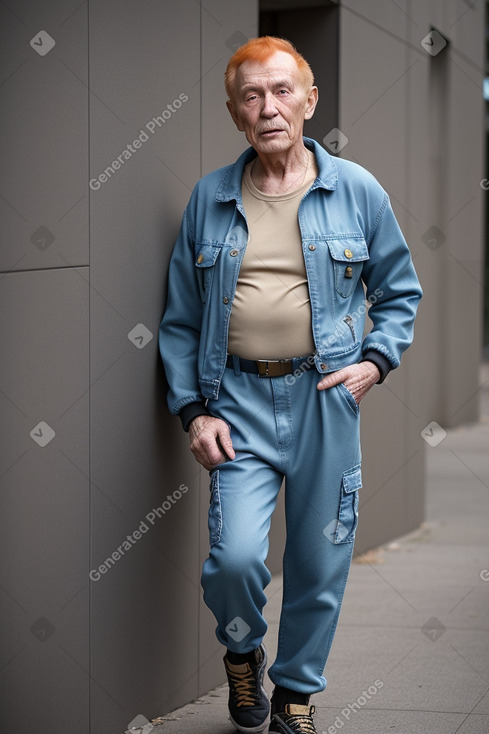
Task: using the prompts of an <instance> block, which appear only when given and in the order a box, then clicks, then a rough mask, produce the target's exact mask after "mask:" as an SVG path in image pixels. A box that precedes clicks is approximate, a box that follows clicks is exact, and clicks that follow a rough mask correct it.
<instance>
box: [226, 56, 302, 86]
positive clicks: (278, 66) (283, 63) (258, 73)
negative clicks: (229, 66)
mask: <svg viewBox="0 0 489 734" xmlns="http://www.w3.org/2000/svg"><path fill="white" fill-rule="evenodd" d="M286 81H288V82H290V83H291V84H294V85H295V84H300V82H301V74H300V71H299V68H298V66H297V63H296V61H295V59H294V57H293V56H291V55H290V54H288V53H286V52H285V51H277V52H276V53H274V54H273V55H272V56H270V57H269V58H268V59H266V60H265V61H253V60H252V59H247V60H246V61H243V63H242V64H241V66H240V67H239V68H238V70H237V73H236V88H237V89H238V91H239V90H240V89H242V88H243V87H245V86H248V85H253V86H260V87H262V86H263V87H266V86H273V85H274V84H277V83H279V82H286Z"/></svg>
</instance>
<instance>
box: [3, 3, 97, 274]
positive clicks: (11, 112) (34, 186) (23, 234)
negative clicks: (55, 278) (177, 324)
mask: <svg viewBox="0 0 489 734" xmlns="http://www.w3.org/2000/svg"><path fill="white" fill-rule="evenodd" d="M77 7H79V6H78V5H77V3H74V2H68V3H66V2H65V3H63V2H52V3H46V2H44V3H42V4H36V3H34V2H24V3H17V4H16V6H15V9H14V10H10V9H7V8H6V7H5V6H3V7H2V9H1V14H2V20H3V21H4V23H3V28H4V29H5V30H4V33H5V37H4V38H2V41H3V40H4V41H5V42H4V43H2V48H3V53H2V57H3V58H4V59H5V61H4V63H3V64H2V69H3V78H2V80H3V81H4V83H3V85H2V88H1V94H2V114H1V134H2V138H3V139H4V140H8V145H6V146H3V147H2V153H1V156H0V167H1V169H2V170H4V171H8V177H6V179H5V180H4V183H3V184H2V197H1V199H0V211H1V214H2V231H1V232H2V248H1V250H0V270H25V269H33V268H36V269H37V268H50V267H65V266H67V265H85V264H87V263H88V196H87V170H88V169H87V152H88V110H87V101H88V89H87V67H88V56H87V52H88V42H87V8H86V6H84V7H83V8H79V9H78V10H77V11H76V12H74V11H75V10H76V8H77ZM44 32H46V33H47V34H48V35H49V37H50V38H48V37H47V36H45V35H44ZM51 39H53V40H54V46H52V47H51V48H50V45H52V42H53V41H52V40H51ZM31 41H32V42H33V46H34V48H33V46H31V45H30V42H31ZM36 49H37V50H36ZM44 49H49V50H48V51H47V53H46V54H45V55H42V56H41V55H39V53H38V50H44Z"/></svg>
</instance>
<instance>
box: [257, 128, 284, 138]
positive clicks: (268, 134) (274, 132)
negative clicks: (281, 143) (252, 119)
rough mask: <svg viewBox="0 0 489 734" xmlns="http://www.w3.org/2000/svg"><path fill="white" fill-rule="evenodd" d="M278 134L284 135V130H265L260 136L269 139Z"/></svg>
mask: <svg viewBox="0 0 489 734" xmlns="http://www.w3.org/2000/svg"><path fill="white" fill-rule="evenodd" d="M277 133H283V130H282V129H281V128H276V127H274V128H272V129H271V130H263V131H262V132H261V133H260V135H262V136H264V137H269V136H272V135H276V134H277Z"/></svg>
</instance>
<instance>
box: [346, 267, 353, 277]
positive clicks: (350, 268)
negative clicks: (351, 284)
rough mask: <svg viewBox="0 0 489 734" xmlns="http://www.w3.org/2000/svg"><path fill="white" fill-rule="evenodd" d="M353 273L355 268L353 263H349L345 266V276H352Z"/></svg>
mask: <svg viewBox="0 0 489 734" xmlns="http://www.w3.org/2000/svg"><path fill="white" fill-rule="evenodd" d="M352 275H353V268H352V267H351V265H347V266H346V268H345V278H351V277H352Z"/></svg>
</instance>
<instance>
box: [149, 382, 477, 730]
mask: <svg viewBox="0 0 489 734" xmlns="http://www.w3.org/2000/svg"><path fill="white" fill-rule="evenodd" d="M483 400H484V409H483V415H485V416H486V418H485V420H482V422H481V423H478V424H471V425H467V426H463V427H460V428H458V429H454V430H451V431H449V432H448V434H447V436H446V438H445V439H444V440H443V441H442V442H441V443H440V444H439V445H438V446H436V447H430V446H427V447H426V451H427V466H428V483H427V485H428V495H427V515H426V516H427V521H426V523H425V524H424V525H423V527H422V528H420V529H419V530H418V531H416V532H414V533H411V534H410V535H408V536H404V537H403V538H400V539H398V540H397V541H396V542H394V543H390V544H388V545H386V546H384V547H382V548H379V549H377V550H376V551H375V552H371V553H368V554H367V555H366V556H365V557H363V558H362V557H360V558H358V559H357V561H356V562H355V563H354V564H353V566H352V570H351V574H350V579H349V582H348V585H347V591H346V594H345V600H344V604H343V609H342V612H341V616H340V621H339V625H338V630H337V634H336V638H335V641H334V644H333V648H332V651H331V655H330V657H329V660H328V665H327V669H326V675H327V677H328V686H327V689H326V690H325V691H324V692H323V693H320V694H317V695H315V696H314V697H313V703H314V704H315V705H316V709H317V712H316V717H315V721H316V727H317V729H318V732H322V734H337V732H341V734H353V732H355V734H367V733H368V734H371V733H372V732H393V733H394V734H415V733H418V732H419V734H455V733H457V734H486V733H487V732H489V693H488V691H489V522H488V518H489V422H488V419H487V415H488V411H487V400H488V393H487V391H486V393H485V394H484V396H483ZM362 561H363V562H362ZM267 593H268V596H269V603H268V605H267V608H266V612H265V613H266V617H267V620H268V622H269V625H270V627H269V632H268V634H267V638H266V639H265V644H266V645H267V649H268V651H269V658H270V659H271V660H273V658H274V655H275V640H276V636H277V625H278V615H279V608H280V601H281V582H280V578H279V577H275V578H274V579H273V581H272V584H271V585H270V586H269V587H268V590H267ZM266 686H267V689H268V690H269V691H271V689H272V685H271V683H270V681H269V680H268V679H267V682H266ZM226 699H227V687H226V686H222V687H220V688H217V689H216V690H214V691H212V692H211V693H210V694H208V695H206V696H204V697H202V698H201V699H199V700H198V701H195V702H193V703H191V704H189V705H187V706H185V707H183V708H181V709H178V710H177V711H174V712H172V713H171V714H168V715H167V716H165V717H163V719H162V720H161V721H162V723H161V724H159V725H155V726H154V727H153V729H152V732H153V733H154V734H160V732H161V734H172V733H175V734H177V733H178V734H190V732H191V733H192V734H200V733H202V734H203V733H204V732H207V733H210V732H212V734H233V732H234V728H233V727H232V726H231V725H230V723H229V721H228V720H227V706H226ZM148 728H149V727H148ZM135 731H136V732H138V730H135Z"/></svg>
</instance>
